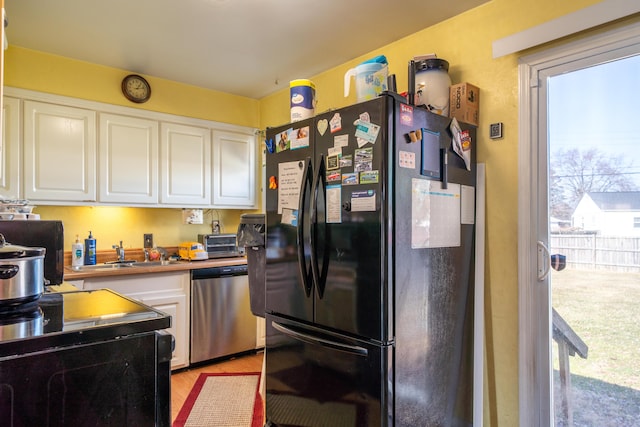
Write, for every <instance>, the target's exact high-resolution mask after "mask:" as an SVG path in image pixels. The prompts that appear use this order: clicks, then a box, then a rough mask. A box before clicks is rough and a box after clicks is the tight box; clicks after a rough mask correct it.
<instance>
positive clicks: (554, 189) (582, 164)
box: [549, 148, 637, 219]
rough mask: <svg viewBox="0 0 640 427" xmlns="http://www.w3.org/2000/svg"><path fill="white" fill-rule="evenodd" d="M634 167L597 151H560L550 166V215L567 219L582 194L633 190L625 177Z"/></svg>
mask: <svg viewBox="0 0 640 427" xmlns="http://www.w3.org/2000/svg"><path fill="white" fill-rule="evenodd" d="M632 165H633V162H632V161H625V159H624V157H623V156H622V155H619V156H616V157H612V156H609V155H607V154H605V153H603V152H602V151H600V150H598V149H597V148H589V149H587V150H579V149H577V148H572V149H569V150H565V149H560V150H558V151H557V152H556V153H555V154H554V155H553V156H552V158H551V163H550V167H549V184H550V185H549V205H550V210H551V215H552V216H554V217H556V218H560V219H569V218H570V217H571V212H572V211H573V209H574V208H575V206H576V204H577V203H578V201H580V199H581V198H582V195H583V194H585V193H591V192H606V191H634V190H637V185H636V184H635V183H634V182H633V180H632V179H631V178H630V177H629V176H628V175H626V174H625V172H624V171H625V170H629V169H630V168H631V166H632Z"/></svg>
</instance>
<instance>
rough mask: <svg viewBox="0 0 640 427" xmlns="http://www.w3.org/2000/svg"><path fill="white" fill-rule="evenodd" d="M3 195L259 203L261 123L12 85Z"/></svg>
mask: <svg viewBox="0 0 640 427" xmlns="http://www.w3.org/2000/svg"><path fill="white" fill-rule="evenodd" d="M5 95H9V96H5V98H4V102H3V110H2V120H3V122H2V123H3V125H4V126H3V131H2V135H1V136H2V145H0V195H1V196H3V197H5V198H19V199H28V200H30V201H33V202H35V203H36V204H41V205H68V206H76V205H92V206H93V205H101V204H103V205H117V206H139V207H147V206H149V207H150V206H158V207H176V208H189V207H193V208H221V209H225V208H226V209H251V208H255V207H256V193H257V188H256V187H257V182H256V179H257V178H256V176H257V171H256V166H257V165H256V162H257V160H256V159H257V155H258V153H257V141H256V136H255V129H253V128H248V127H244V126H236V125H232V124H225V123H218V122H213V121H209V120H201V119H196V118H190V117H181V116H176V115H172V114H165V113H159V112H154V111H144V110H137V109H131V108H128V107H121V106H115V105H109V104H104V103H100V102H94V101H89V100H82V99H76V98H68V97H64V96H59V95H53V94H47V93H41V92H34V91H28V90H24V89H18V88H5Z"/></svg>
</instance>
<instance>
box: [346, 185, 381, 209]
mask: <svg viewBox="0 0 640 427" xmlns="http://www.w3.org/2000/svg"><path fill="white" fill-rule="evenodd" d="M375 210H376V192H375V190H365V191H354V192H352V193H351V212H373V211H375Z"/></svg>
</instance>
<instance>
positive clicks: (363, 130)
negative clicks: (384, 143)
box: [356, 120, 380, 144]
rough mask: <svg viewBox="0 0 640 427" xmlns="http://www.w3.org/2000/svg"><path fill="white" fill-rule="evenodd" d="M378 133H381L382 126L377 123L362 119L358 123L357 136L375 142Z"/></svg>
mask: <svg viewBox="0 0 640 427" xmlns="http://www.w3.org/2000/svg"><path fill="white" fill-rule="evenodd" d="M378 133H380V126H378V125H376V124H375V123H370V122H363V121H362V120H360V121H359V122H358V124H357V125H356V138H360V139H363V140H365V141H366V142H370V143H372V144H375V142H376V139H377V138H378Z"/></svg>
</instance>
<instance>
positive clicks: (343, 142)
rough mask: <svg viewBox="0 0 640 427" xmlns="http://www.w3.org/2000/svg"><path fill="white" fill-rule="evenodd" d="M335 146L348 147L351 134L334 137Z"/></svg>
mask: <svg viewBox="0 0 640 427" xmlns="http://www.w3.org/2000/svg"><path fill="white" fill-rule="evenodd" d="M333 146H334V147H348V146H349V135H348V134H344V135H336V136H334V137H333Z"/></svg>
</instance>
